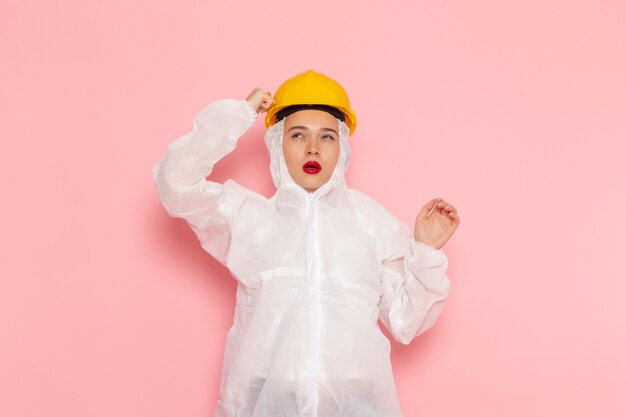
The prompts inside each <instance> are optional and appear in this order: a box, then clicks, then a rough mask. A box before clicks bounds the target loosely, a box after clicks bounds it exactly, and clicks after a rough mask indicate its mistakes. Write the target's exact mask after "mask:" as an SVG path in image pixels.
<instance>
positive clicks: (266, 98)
mask: <svg viewBox="0 0 626 417" xmlns="http://www.w3.org/2000/svg"><path fill="white" fill-rule="evenodd" d="M246 100H248V101H249V102H250V104H252V107H254V110H256V111H257V112H259V113H263V112H266V111H267V110H269V108H270V107H272V106H273V105H274V103H275V101H274V99H273V98H272V95H271V94H270V93H268V92H266V91H263V90H262V89H260V88H258V87H257V88H255V89H254V90H252V92H251V93H250V94H249V95H248V97H246Z"/></svg>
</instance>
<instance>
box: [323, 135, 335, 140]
mask: <svg viewBox="0 0 626 417" xmlns="http://www.w3.org/2000/svg"><path fill="white" fill-rule="evenodd" d="M322 139H326V140H335V137H334V136H333V135H324V136H323V137H322Z"/></svg>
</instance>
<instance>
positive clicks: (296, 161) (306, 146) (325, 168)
mask: <svg viewBox="0 0 626 417" xmlns="http://www.w3.org/2000/svg"><path fill="white" fill-rule="evenodd" d="M284 128H285V130H284V133H283V155H284V156H285V162H286V163H287V168H288V170H289V175H291V178H293V180H294V181H295V182H296V184H298V185H299V186H301V187H302V188H304V189H305V190H307V191H308V192H310V193H312V192H313V191H315V190H317V189H318V188H319V187H321V186H322V185H324V184H325V183H326V182H327V181H328V180H329V179H330V177H331V176H332V174H333V171H334V170H335V166H336V165H337V160H338V159H339V126H338V123H337V119H336V118H335V117H334V116H333V115H331V114H330V113H327V112H325V111H322V110H300V111H297V112H295V113H292V114H290V115H289V116H287V117H286V118H285V127H284Z"/></svg>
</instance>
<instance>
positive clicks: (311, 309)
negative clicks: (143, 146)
mask: <svg viewBox="0 0 626 417" xmlns="http://www.w3.org/2000/svg"><path fill="white" fill-rule="evenodd" d="M257 118H258V115H257V113H256V112H255V111H254V109H253V108H252V106H251V105H250V103H249V102H247V101H246V100H232V99H226V100H220V101H216V102H213V103H211V104H209V105H208V106H206V107H205V108H204V109H203V110H202V111H201V112H199V113H198V114H197V116H196V117H195V118H194V125H193V130H192V131H191V132H189V133H188V134H186V135H184V136H182V137H180V138H178V139H177V140H176V141H174V142H173V143H172V144H171V145H170V146H169V147H168V149H167V151H166V153H165V155H164V156H163V158H162V159H161V160H160V161H159V162H158V163H157V164H156V165H155V166H154V167H153V171H152V174H153V181H154V184H155V185H156V187H157V190H158V194H159V198H160V200H161V202H162V204H163V206H164V207H165V208H166V210H167V212H168V213H169V214H170V215H171V216H173V217H181V218H183V219H185V220H186V221H187V222H188V224H189V225H190V226H191V227H192V229H193V230H194V232H195V233H196V235H197V237H198V239H199V241H200V243H201V245H202V247H203V248H204V249H205V250H206V251H207V252H208V253H210V254H211V255H212V256H214V257H215V258H216V259H218V260H219V261H220V262H221V263H222V264H224V265H225V266H226V267H228V269H229V270H230V272H231V274H232V275H233V277H234V278H235V279H236V280H237V282H238V285H237V295H236V308H235V316H234V323H233V325H232V327H231V328H230V330H229V332H228V334H227V342H226V351H225V356H224V363H223V371H222V379H221V386H220V399H219V401H218V403H217V407H216V411H215V416H217V417H270V416H271V417H276V416H294V417H295V416H324V417H339V416H343V417H352V416H354V417H368V416H372V417H400V416H402V412H401V410H400V406H399V403H398V399H397V395H396V389H395V384H394V380H393V374H392V370H391V362H390V343H389V340H388V339H387V338H386V337H385V335H384V334H383V333H382V332H381V330H380V328H379V326H378V323H377V321H378V319H379V318H380V320H381V321H382V323H383V324H384V325H385V326H386V327H387V328H388V329H389V331H390V333H391V334H392V335H393V337H394V338H395V339H396V340H397V341H399V342H401V343H404V344H408V343H409V342H410V341H411V340H412V339H413V338H415V337H416V336H417V335H419V334H421V333H423V332H424V331H426V330H427V329H428V328H430V327H431V326H432V325H433V324H434V323H435V321H436V320H437V318H438V316H439V315H440V313H441V310H442V308H443V303H444V299H445V297H446V296H447V294H448V290H449V285H450V282H449V279H448V277H447V276H446V269H447V264H448V261H447V257H446V255H445V254H444V252H443V250H441V249H439V250H438V249H435V248H433V247H431V246H428V245H425V244H423V243H420V242H416V241H415V240H414V238H413V234H412V230H410V229H409V228H408V227H407V225H405V224H404V223H402V222H401V221H399V220H398V219H397V218H396V217H394V216H393V215H391V214H390V213H389V212H388V211H387V210H386V209H384V208H383V207H382V206H380V205H379V204H378V203H376V202H375V201H374V200H372V199H370V198H369V197H367V196H365V195H364V194H362V193H360V192H358V191H355V190H353V189H350V188H348V187H347V186H346V183H345V181H344V173H345V170H346V168H347V166H348V161H349V153H350V149H349V146H348V128H347V126H346V125H345V124H344V123H343V122H341V121H339V126H340V132H339V133H340V135H339V136H340V141H341V142H340V143H341V150H340V156H339V162H338V163H337V167H336V169H335V171H334V173H333V175H332V177H331V179H330V180H329V181H328V182H327V183H326V184H324V185H323V186H322V187H320V188H319V189H317V190H316V191H315V192H314V193H309V192H307V191H306V190H304V189H303V188H301V187H300V186H298V185H297V184H296V183H295V182H294V181H293V179H292V178H291V177H290V176H289V173H288V170H287V167H286V165H285V161H284V159H283V156H282V146H281V141H282V136H283V126H284V120H282V121H281V122H279V123H277V124H275V125H274V126H272V127H270V128H269V129H268V130H267V132H266V134H265V143H266V145H267V147H268V151H269V153H270V160H271V162H270V171H271V174H272V178H273V180H274V184H275V185H276V187H277V192H276V194H275V195H274V196H273V197H271V198H269V199H268V198H266V197H264V196H261V195H259V194H257V193H254V192H252V191H250V190H248V189H246V188H244V187H242V186H241V185H239V184H237V183H236V182H235V181H232V180H228V181H226V182H225V183H224V184H219V183H216V182H212V181H208V180H207V179H206V178H205V177H207V176H208V175H210V174H211V171H212V168H213V165H214V164H215V163H216V162H217V161H219V160H220V159H221V158H222V157H224V156H225V155H226V154H228V153H229V152H231V151H233V150H234V149H235V147H236V144H237V141H238V139H239V138H240V137H241V136H242V135H243V134H244V133H245V132H246V131H248V129H249V128H250V127H251V126H252V124H253V123H254V121H255V120H256V119H257Z"/></svg>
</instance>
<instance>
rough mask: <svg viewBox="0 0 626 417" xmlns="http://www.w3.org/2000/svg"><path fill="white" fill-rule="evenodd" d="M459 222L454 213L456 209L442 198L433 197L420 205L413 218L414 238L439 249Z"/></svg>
mask: <svg viewBox="0 0 626 417" xmlns="http://www.w3.org/2000/svg"><path fill="white" fill-rule="evenodd" d="M433 209H434V210H433ZM431 210H432V213H430V215H429V214H428V213H429V212H430V211H431ZM459 223H461V219H460V218H459V216H458V215H457V214H456V209H455V208H454V207H453V206H451V205H450V204H448V203H447V202H445V201H444V200H443V199H441V198H434V199H432V200H430V201H429V202H428V203H427V204H426V205H425V206H424V207H422V210H421V211H420V213H419V214H418V215H417V218H416V219H415V231H414V237H415V240H416V241H418V242H422V243H425V244H427V245H430V246H432V247H434V248H435V249H441V248H442V247H443V245H444V244H445V243H446V242H447V241H448V239H450V237H451V236H452V234H453V233H454V231H455V230H456V228H457V226H458V225H459Z"/></svg>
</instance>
